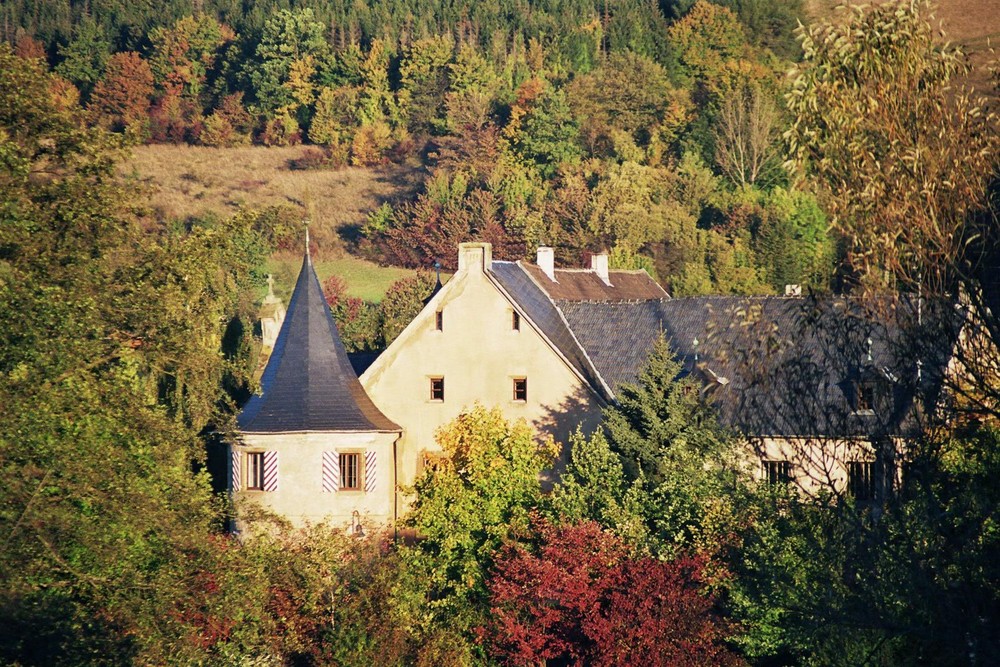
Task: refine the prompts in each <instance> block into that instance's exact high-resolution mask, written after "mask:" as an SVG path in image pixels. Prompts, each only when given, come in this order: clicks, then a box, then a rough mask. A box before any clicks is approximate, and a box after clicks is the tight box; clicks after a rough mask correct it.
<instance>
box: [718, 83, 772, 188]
mask: <svg viewBox="0 0 1000 667" xmlns="http://www.w3.org/2000/svg"><path fill="white" fill-rule="evenodd" d="M779 123H780V115H779V113H778V109H777V106H776V105H775V103H774V101H773V100H772V99H771V98H770V97H769V96H768V94H767V93H766V92H765V91H763V90H762V89H761V88H759V87H746V88H743V89H742V90H737V91H734V92H733V93H732V94H731V95H729V96H728V97H727V98H726V99H725V100H724V101H723V103H722V106H721V108H720V109H719V117H718V121H717V124H716V127H715V162H716V164H718V165H719V169H720V170H722V173H723V174H725V176H726V178H728V179H729V180H730V182H732V183H733V184H734V185H736V186H746V185H754V184H755V183H757V182H758V181H761V180H762V179H766V178H767V176H769V175H770V174H771V173H773V172H774V171H776V170H777V169H779V168H780V161H779V157H780V154H781V145H780V144H779V137H778V132H779V127H780V124H779Z"/></svg>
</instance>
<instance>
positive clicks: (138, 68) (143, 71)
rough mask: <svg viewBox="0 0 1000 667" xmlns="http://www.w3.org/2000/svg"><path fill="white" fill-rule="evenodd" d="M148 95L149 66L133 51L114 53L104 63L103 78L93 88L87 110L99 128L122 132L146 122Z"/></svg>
mask: <svg viewBox="0 0 1000 667" xmlns="http://www.w3.org/2000/svg"><path fill="white" fill-rule="evenodd" d="M152 94H153V71H152V70H151V69H150V68H149V63H147V62H146V61H145V60H143V59H142V57H141V56H140V55H139V54H138V53H135V52H134V51H125V52H123V53H116V54H115V55H113V56H111V58H109V59H108V66H107V70H106V71H105V74H104V78H103V79H101V80H100V81H98V82H97V85H96V86H94V92H93V93H92V94H91V97H90V110H91V112H92V113H93V114H94V116H95V117H96V119H97V121H98V122H99V123H100V124H101V125H104V126H106V127H109V128H111V129H113V130H123V129H125V128H127V127H132V126H135V125H138V124H141V123H146V122H147V120H148V117H149V100H150V97H151V96H152Z"/></svg>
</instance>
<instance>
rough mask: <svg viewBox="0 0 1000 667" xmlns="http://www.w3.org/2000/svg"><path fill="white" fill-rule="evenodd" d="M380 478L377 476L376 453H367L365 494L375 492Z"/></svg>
mask: <svg viewBox="0 0 1000 667" xmlns="http://www.w3.org/2000/svg"><path fill="white" fill-rule="evenodd" d="M376 481H378V478H377V477H376V474H375V452H373V451H370V450H369V451H367V452H365V493H372V492H373V491H374V490H375V482H376Z"/></svg>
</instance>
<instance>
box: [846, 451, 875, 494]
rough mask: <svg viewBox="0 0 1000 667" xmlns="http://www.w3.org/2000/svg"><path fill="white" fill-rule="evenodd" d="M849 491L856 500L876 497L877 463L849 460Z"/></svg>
mask: <svg viewBox="0 0 1000 667" xmlns="http://www.w3.org/2000/svg"><path fill="white" fill-rule="evenodd" d="M847 493H849V494H850V495H852V496H854V499H855V500H873V499H874V498H875V464H874V463H872V462H871V461H848V463H847Z"/></svg>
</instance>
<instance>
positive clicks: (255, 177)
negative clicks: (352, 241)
mask: <svg viewBox="0 0 1000 667" xmlns="http://www.w3.org/2000/svg"><path fill="white" fill-rule="evenodd" d="M304 150H305V149H304V148H303V147H301V146H296V147H266V146H244V147H239V148H226V149H220V148H209V147H205V146H175V145H155V146H138V147H136V148H135V149H134V152H133V156H132V159H131V160H129V161H128V162H126V163H125V165H124V166H123V170H124V172H125V174H126V175H127V176H130V177H133V178H135V179H136V181H137V182H138V183H139V184H140V186H141V187H143V188H144V189H145V190H147V191H148V193H149V204H150V207H151V208H152V211H153V214H154V216H155V217H157V218H159V219H182V220H183V219H185V218H188V217H191V216H198V215H203V214H204V213H206V212H214V213H216V214H218V215H232V214H233V213H236V212H237V211H238V210H240V209H241V208H243V207H253V208H262V207H265V206H288V207H291V208H292V209H294V210H296V211H299V212H300V213H301V215H302V217H303V218H305V217H307V216H308V217H309V218H310V220H311V230H312V234H313V237H314V240H315V241H316V242H317V243H318V244H319V245H320V248H321V252H322V253H324V254H329V255H332V256H338V255H339V254H340V253H339V251H340V250H343V248H344V243H343V239H344V238H345V237H349V236H350V235H351V230H352V229H353V228H356V227H357V226H358V225H361V224H362V223H363V222H364V220H365V216H367V215H368V213H369V211H372V210H374V209H375V208H378V206H380V205H381V204H382V203H383V202H385V201H389V202H393V201H395V200H397V199H400V198H406V197H408V196H409V195H410V194H412V193H413V192H414V191H415V190H416V189H417V188H418V187H419V185H420V183H421V180H422V177H423V170H421V169H419V168H418V167H417V166H416V165H403V166H388V167H385V168H379V169H361V168H357V167H345V168H342V169H320V170H308V171H300V170H295V169H291V168H290V167H289V163H290V161H291V160H294V159H295V158H298V157H300V156H301V155H302V153H303V151H304Z"/></svg>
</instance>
